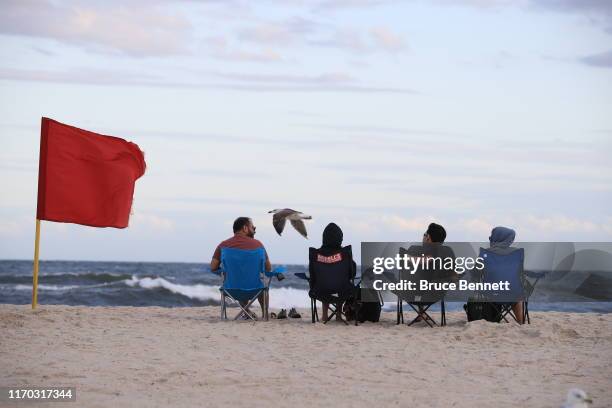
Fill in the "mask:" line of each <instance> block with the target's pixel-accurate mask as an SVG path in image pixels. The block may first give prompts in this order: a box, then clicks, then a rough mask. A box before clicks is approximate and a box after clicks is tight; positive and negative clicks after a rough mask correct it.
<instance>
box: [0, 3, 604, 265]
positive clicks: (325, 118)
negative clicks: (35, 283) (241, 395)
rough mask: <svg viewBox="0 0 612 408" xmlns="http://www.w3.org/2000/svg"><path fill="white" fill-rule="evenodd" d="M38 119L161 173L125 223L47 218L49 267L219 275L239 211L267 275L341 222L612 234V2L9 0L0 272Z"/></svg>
mask: <svg viewBox="0 0 612 408" xmlns="http://www.w3.org/2000/svg"><path fill="white" fill-rule="evenodd" d="M41 116H48V117H51V118H53V119H56V120H59V121H61V122H64V123H68V124H71V125H75V126H78V127H82V128H86V129H88V130H92V131H95V132H100V133H104V134H110V135H114V136H119V137H123V138H125V139H128V140H131V141H133V142H135V143H137V144H138V145H139V146H140V147H141V148H142V149H143V150H144V151H145V154H146V160H147V164H148V169H147V173H146V174H145V176H144V177H143V178H142V179H140V180H139V181H138V182H137V185H136V194H135V201H134V206H133V216H132V218H131V225H130V227H129V228H128V229H125V230H115V229H96V228H88V227H82V226H76V225H68V224H57V223H50V222H43V225H42V238H41V257H42V259H83V260H139V261H195V262H208V261H209V260H210V256H211V255H212V252H213V250H214V247H215V245H216V244H217V243H218V242H219V241H220V240H222V239H224V238H227V237H229V236H230V235H231V223H232V221H233V219H234V218H235V217H237V216H240V215H247V216H251V217H253V219H254V220H255V223H256V225H257V226H258V235H257V237H258V238H259V239H261V240H262V241H263V242H264V244H265V245H266V247H267V249H268V252H269V253H270V255H271V257H272V260H273V262H291V263H305V262H306V258H307V247H308V246H311V245H313V246H318V245H320V236H321V231H322V230H323V228H324V227H325V225H326V224H327V223H328V222H330V221H335V222H337V223H338V224H339V225H340V226H341V227H342V228H343V229H344V231H345V242H347V243H352V244H353V245H354V246H356V247H357V248H358V247H359V243H360V242H361V241H396V240H397V241H409V240H420V237H421V235H422V232H423V231H424V229H425V228H426V226H427V224H428V223H429V222H431V221H437V222H440V223H442V224H443V225H445V226H446V227H447V231H448V240H449V241H460V240H476V241H481V240H486V239H487V237H488V235H489V231H490V229H491V228H492V227H493V226H495V225H506V226H510V227H513V228H515V229H516V230H517V239H518V240H523V241H540V240H541V241H574V240H576V241H589V240H597V241H610V240H612V210H611V208H612V205H611V204H612V200H611V198H612V171H611V170H612V161H611V160H610V156H611V154H610V153H611V151H612V2H610V1H607V0H557V1H555V0H516V1H510V0H507V1H506V0H456V1H453V0H435V1H433V0H432V1H425V0H413V1H391V0H388V1H386V0H369V1H368V0H318V1H315V0H311V1H310V0H283V1H271V0H270V1H265V0H262V1H257V2H253V1H246V0H242V1H241V0H234V1H232V0H229V1H221V0H217V1H214V0H209V1H204V0H201V1H187V0H181V1H178V0H177V1H161V0H146V1H145V0H134V1H130V2H126V1H115V0H104V1H102V0H99V1H97V0H94V1H81V2H78V1H46V0H36V1H34V0H0V141H1V142H2V149H0V187H1V190H0V191H1V193H0V194H1V196H0V197H1V200H0V258H2V259H28V258H31V257H32V253H33V240H34V222H35V220H34V217H35V210H36V186H37V169H38V143H39V137H40V136H39V126H40V118H41ZM277 207H292V208H295V209H298V210H302V211H304V212H306V213H309V214H312V216H313V220H312V221H311V222H309V223H308V225H307V226H308V229H309V233H310V235H311V238H310V239H309V240H308V241H307V240H305V239H303V238H302V237H300V236H299V235H298V234H297V233H296V232H295V231H293V230H291V229H289V230H287V231H286V233H285V234H284V236H283V237H278V236H277V235H276V234H275V233H274V231H273V229H272V225H271V222H270V217H268V214H267V211H268V210H270V209H273V208H277ZM356 252H357V253H359V251H356Z"/></svg>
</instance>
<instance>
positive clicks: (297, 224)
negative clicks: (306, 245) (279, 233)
mask: <svg viewBox="0 0 612 408" xmlns="http://www.w3.org/2000/svg"><path fill="white" fill-rule="evenodd" d="M291 225H293V228H295V229H296V230H297V232H299V233H300V234H302V236H303V237H304V238H308V233H307V232H306V226H305V225H304V221H302V220H291Z"/></svg>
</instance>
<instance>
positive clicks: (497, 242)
mask: <svg viewBox="0 0 612 408" xmlns="http://www.w3.org/2000/svg"><path fill="white" fill-rule="evenodd" d="M515 236H516V232H514V230H513V229H511V228H506V227H495V228H493V230H491V236H490V237H489V242H490V243H491V248H494V247H497V248H508V247H509V246H510V245H512V243H513V242H514V237H515Z"/></svg>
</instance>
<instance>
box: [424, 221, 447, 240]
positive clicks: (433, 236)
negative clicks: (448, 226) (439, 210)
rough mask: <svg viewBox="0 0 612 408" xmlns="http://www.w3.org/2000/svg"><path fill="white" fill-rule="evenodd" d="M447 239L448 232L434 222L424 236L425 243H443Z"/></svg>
mask: <svg viewBox="0 0 612 408" xmlns="http://www.w3.org/2000/svg"><path fill="white" fill-rule="evenodd" d="M445 239H446V230H445V229H444V227H443V226H441V225H439V224H436V223H434V222H432V223H431V224H429V227H427V231H425V233H424V234H423V243H425V244H432V243H440V244H441V243H443V242H444V240H445Z"/></svg>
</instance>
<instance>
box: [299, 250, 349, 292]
mask: <svg viewBox="0 0 612 408" xmlns="http://www.w3.org/2000/svg"><path fill="white" fill-rule="evenodd" d="M308 269H309V271H310V289H311V290H314V291H316V292H317V293H328V294H331V293H340V292H343V291H346V290H347V288H348V287H350V286H351V285H352V280H353V277H354V272H355V271H353V251H352V248H351V246H350V245H348V246H345V247H344V248H342V249H339V250H338V252H334V253H331V254H329V253H326V254H322V253H321V252H320V251H319V250H318V249H316V248H309V267H308Z"/></svg>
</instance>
